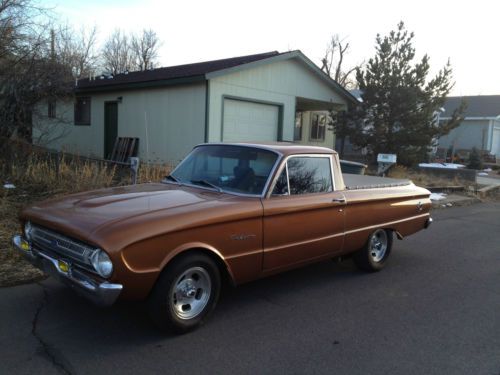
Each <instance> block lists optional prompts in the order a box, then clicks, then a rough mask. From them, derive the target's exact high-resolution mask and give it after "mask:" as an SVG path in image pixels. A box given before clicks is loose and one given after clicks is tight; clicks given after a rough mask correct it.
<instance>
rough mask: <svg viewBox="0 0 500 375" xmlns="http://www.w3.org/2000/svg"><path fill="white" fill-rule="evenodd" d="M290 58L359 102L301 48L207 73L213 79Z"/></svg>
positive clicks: (356, 101)
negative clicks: (300, 49) (301, 63)
mask: <svg viewBox="0 0 500 375" xmlns="http://www.w3.org/2000/svg"><path fill="white" fill-rule="evenodd" d="M289 59H298V60H300V61H301V62H303V63H304V64H305V65H306V66H307V67H308V68H309V69H310V70H312V71H313V73H315V74H316V76H318V77H319V78H320V79H321V80H323V81H324V82H325V83H326V84H328V85H329V86H330V87H331V88H333V89H334V90H335V91H337V92H338V94H339V95H340V96H342V97H344V99H346V100H347V101H351V102H352V103H353V104H354V103H356V104H357V103H359V102H358V100H357V98H356V97H355V96H354V95H352V94H351V93H350V92H349V91H347V90H346V89H344V88H343V87H342V86H340V85H339V84H338V83H337V82H335V81H334V80H333V79H332V78H331V77H329V76H328V75H327V74H326V73H325V72H323V71H322V70H321V69H320V68H318V66H317V65H316V64H314V63H313V62H312V61H311V60H309V59H308V58H307V57H306V56H305V55H304V54H303V53H302V52H300V51H299V50H297V51H290V52H286V53H282V54H280V55H277V56H271V57H268V58H266V59H261V60H257V61H253V62H250V63H247V64H242V65H237V66H233V67H232V68H227V69H221V70H217V71H215V72H211V73H207V74H206V75H205V77H206V79H212V78H216V77H220V76H223V75H226V74H229V73H233V72H237V71H240V70H242V69H250V68H254V67H257V66H260V65H262V64H269V63H271V62H277V61H283V60H289Z"/></svg>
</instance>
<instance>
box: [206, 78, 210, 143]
mask: <svg viewBox="0 0 500 375" xmlns="http://www.w3.org/2000/svg"><path fill="white" fill-rule="evenodd" d="M209 113H210V80H208V79H207V80H206V81H205V143H208V140H209V138H208V131H209V128H208V123H209V117H208V116H209Z"/></svg>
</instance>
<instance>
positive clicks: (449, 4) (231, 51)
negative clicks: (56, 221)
mask: <svg viewBox="0 0 500 375" xmlns="http://www.w3.org/2000/svg"><path fill="white" fill-rule="evenodd" d="M40 2H41V3H42V4H43V5H45V6H49V7H51V8H53V10H54V12H55V13H57V14H58V17H59V20H60V22H63V23H66V22H67V23H68V24H70V25H72V26H73V27H75V29H78V28H80V27H81V26H84V27H92V26H94V25H96V26H97V28H98V35H99V41H100V42H101V43H102V42H103V41H104V40H105V38H106V37H107V36H108V35H109V34H110V33H111V32H112V31H113V30H114V29H115V28H121V29H122V30H125V31H130V32H139V31H141V30H142V29H144V28H148V29H149V28H151V29H153V30H155V31H156V32H157V34H158V35H159V37H160V39H161V40H162V42H163V45H162V47H161V50H160V58H159V65H160V66H171V65H179V64H184V63H193V62H199V61H206V60H214V59H220V58H226V57H234V56H242V55H248V54H254V53H261V52H268V51H274V50H278V51H280V52H285V51H288V50H294V49H300V50H301V51H302V52H303V53H304V54H305V55H306V56H308V57H309V58H310V59H311V60H312V61H314V62H315V63H316V64H318V65H319V64H320V60H321V57H322V56H323V55H324V52H325V48H326V46H327V43H328V41H329V39H330V37H331V36H332V35H333V34H339V36H340V37H341V38H343V39H344V40H345V41H348V42H349V43H350V47H351V48H350V52H349V55H348V56H347V58H346V65H345V67H346V68H348V67H349V66H352V65H355V64H359V63H362V62H363V61H368V59H369V58H370V57H372V56H374V54H375V37H376V35H377V34H381V35H386V34H388V33H389V31H391V30H394V29H395V28H396V25H397V23H398V22H399V21H401V20H402V21H404V23H405V24H406V26H407V28H408V30H410V31H413V32H414V33H415V39H414V46H415V48H416V53H417V57H421V56H422V55H423V54H425V53H426V54H428V55H429V56H430V64H431V69H432V70H431V71H432V73H435V72H437V71H438V70H439V69H440V68H442V67H443V66H444V65H445V64H446V62H447V61H448V59H449V60H450V62H451V65H452V68H453V75H454V80H455V86H454V88H453V90H452V92H451V94H452V95H460V96H461V95H492V94H499V95H500V72H499V65H500V48H499V43H500V27H499V26H498V18H499V16H500V2H498V1H485V0H475V1H472V2H465V1H463V2H461V1H447V0H446V1H440V0H434V1H428V0H419V1H415V0H414V1H411V2H409V1H405V0H399V1H390V0H378V1H367V0H356V1H333V0H330V1H320V0H302V1H294V0H289V1H273V0H267V1H262V0H252V1H248V0H247V1H238V0H232V1H227V0H209V1H197V0H190V1H189V0H187V1H186V0H184V1H182V0H181V1H170V0H163V1H161V0H142V1H133V0H85V1H83V0H40Z"/></svg>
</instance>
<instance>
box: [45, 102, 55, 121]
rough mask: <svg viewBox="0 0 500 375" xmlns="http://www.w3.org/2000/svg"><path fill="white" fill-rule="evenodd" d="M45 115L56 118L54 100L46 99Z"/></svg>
mask: <svg viewBox="0 0 500 375" xmlns="http://www.w3.org/2000/svg"><path fill="white" fill-rule="evenodd" d="M47 117H48V118H56V100H55V99H49V100H48V101H47Z"/></svg>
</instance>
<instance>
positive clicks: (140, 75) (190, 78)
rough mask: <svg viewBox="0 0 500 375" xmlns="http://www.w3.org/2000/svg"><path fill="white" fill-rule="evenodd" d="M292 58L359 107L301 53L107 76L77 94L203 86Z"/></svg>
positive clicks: (87, 82)
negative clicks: (177, 86)
mask: <svg viewBox="0 0 500 375" xmlns="http://www.w3.org/2000/svg"><path fill="white" fill-rule="evenodd" d="M291 58H297V59H299V60H300V61H301V62H302V63H303V64H304V65H306V66H307V67H308V68H309V69H310V70H311V71H312V72H313V73H314V74H316V75H317V76H318V77H319V78H320V79H322V80H323V81H324V82H325V83H326V84H327V85H329V86H330V87H332V88H333V89H335V90H337V91H338V92H339V94H340V95H341V96H343V97H344V98H345V99H346V100H347V101H349V102H351V103H357V100H356V98H355V97H354V96H352V95H351V94H350V93H349V92H348V91H347V90H346V89H344V88H343V87H342V86H340V85H339V84H338V83H337V82H336V81H334V80H333V79H332V78H331V77H330V76H328V75H327V74H326V73H325V72H323V71H322V70H321V69H320V68H319V67H318V66H317V65H316V64H314V63H313V62H312V61H311V60H309V59H308V58H307V57H306V56H305V55H304V54H303V53H302V52H301V51H299V50H296V51H289V52H282V53H280V52H278V51H271V52H265V53H259V54H255V55H247V56H239V57H231V58H228V59H220V60H212V61H204V62H199V63H194V64H184V65H176V66H170V67H165V68H158V69H151V70H146V71H137V72H128V73H121V74H117V75H114V76H112V78H108V77H104V76H98V77H96V78H95V79H89V78H85V79H80V80H78V82H77V86H76V88H75V91H76V92H77V93H85V92H96V91H115V90H121V89H125V88H142V87H155V86H167V85H174V84H186V83H192V82H201V81H205V80H207V79H210V78H212V77H215V76H220V75H223V74H228V73H230V72H233V71H236V70H239V69H248V68H251V67H253V66H255V65H256V64H259V63H268V62H272V61H279V60H286V59H291Z"/></svg>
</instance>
